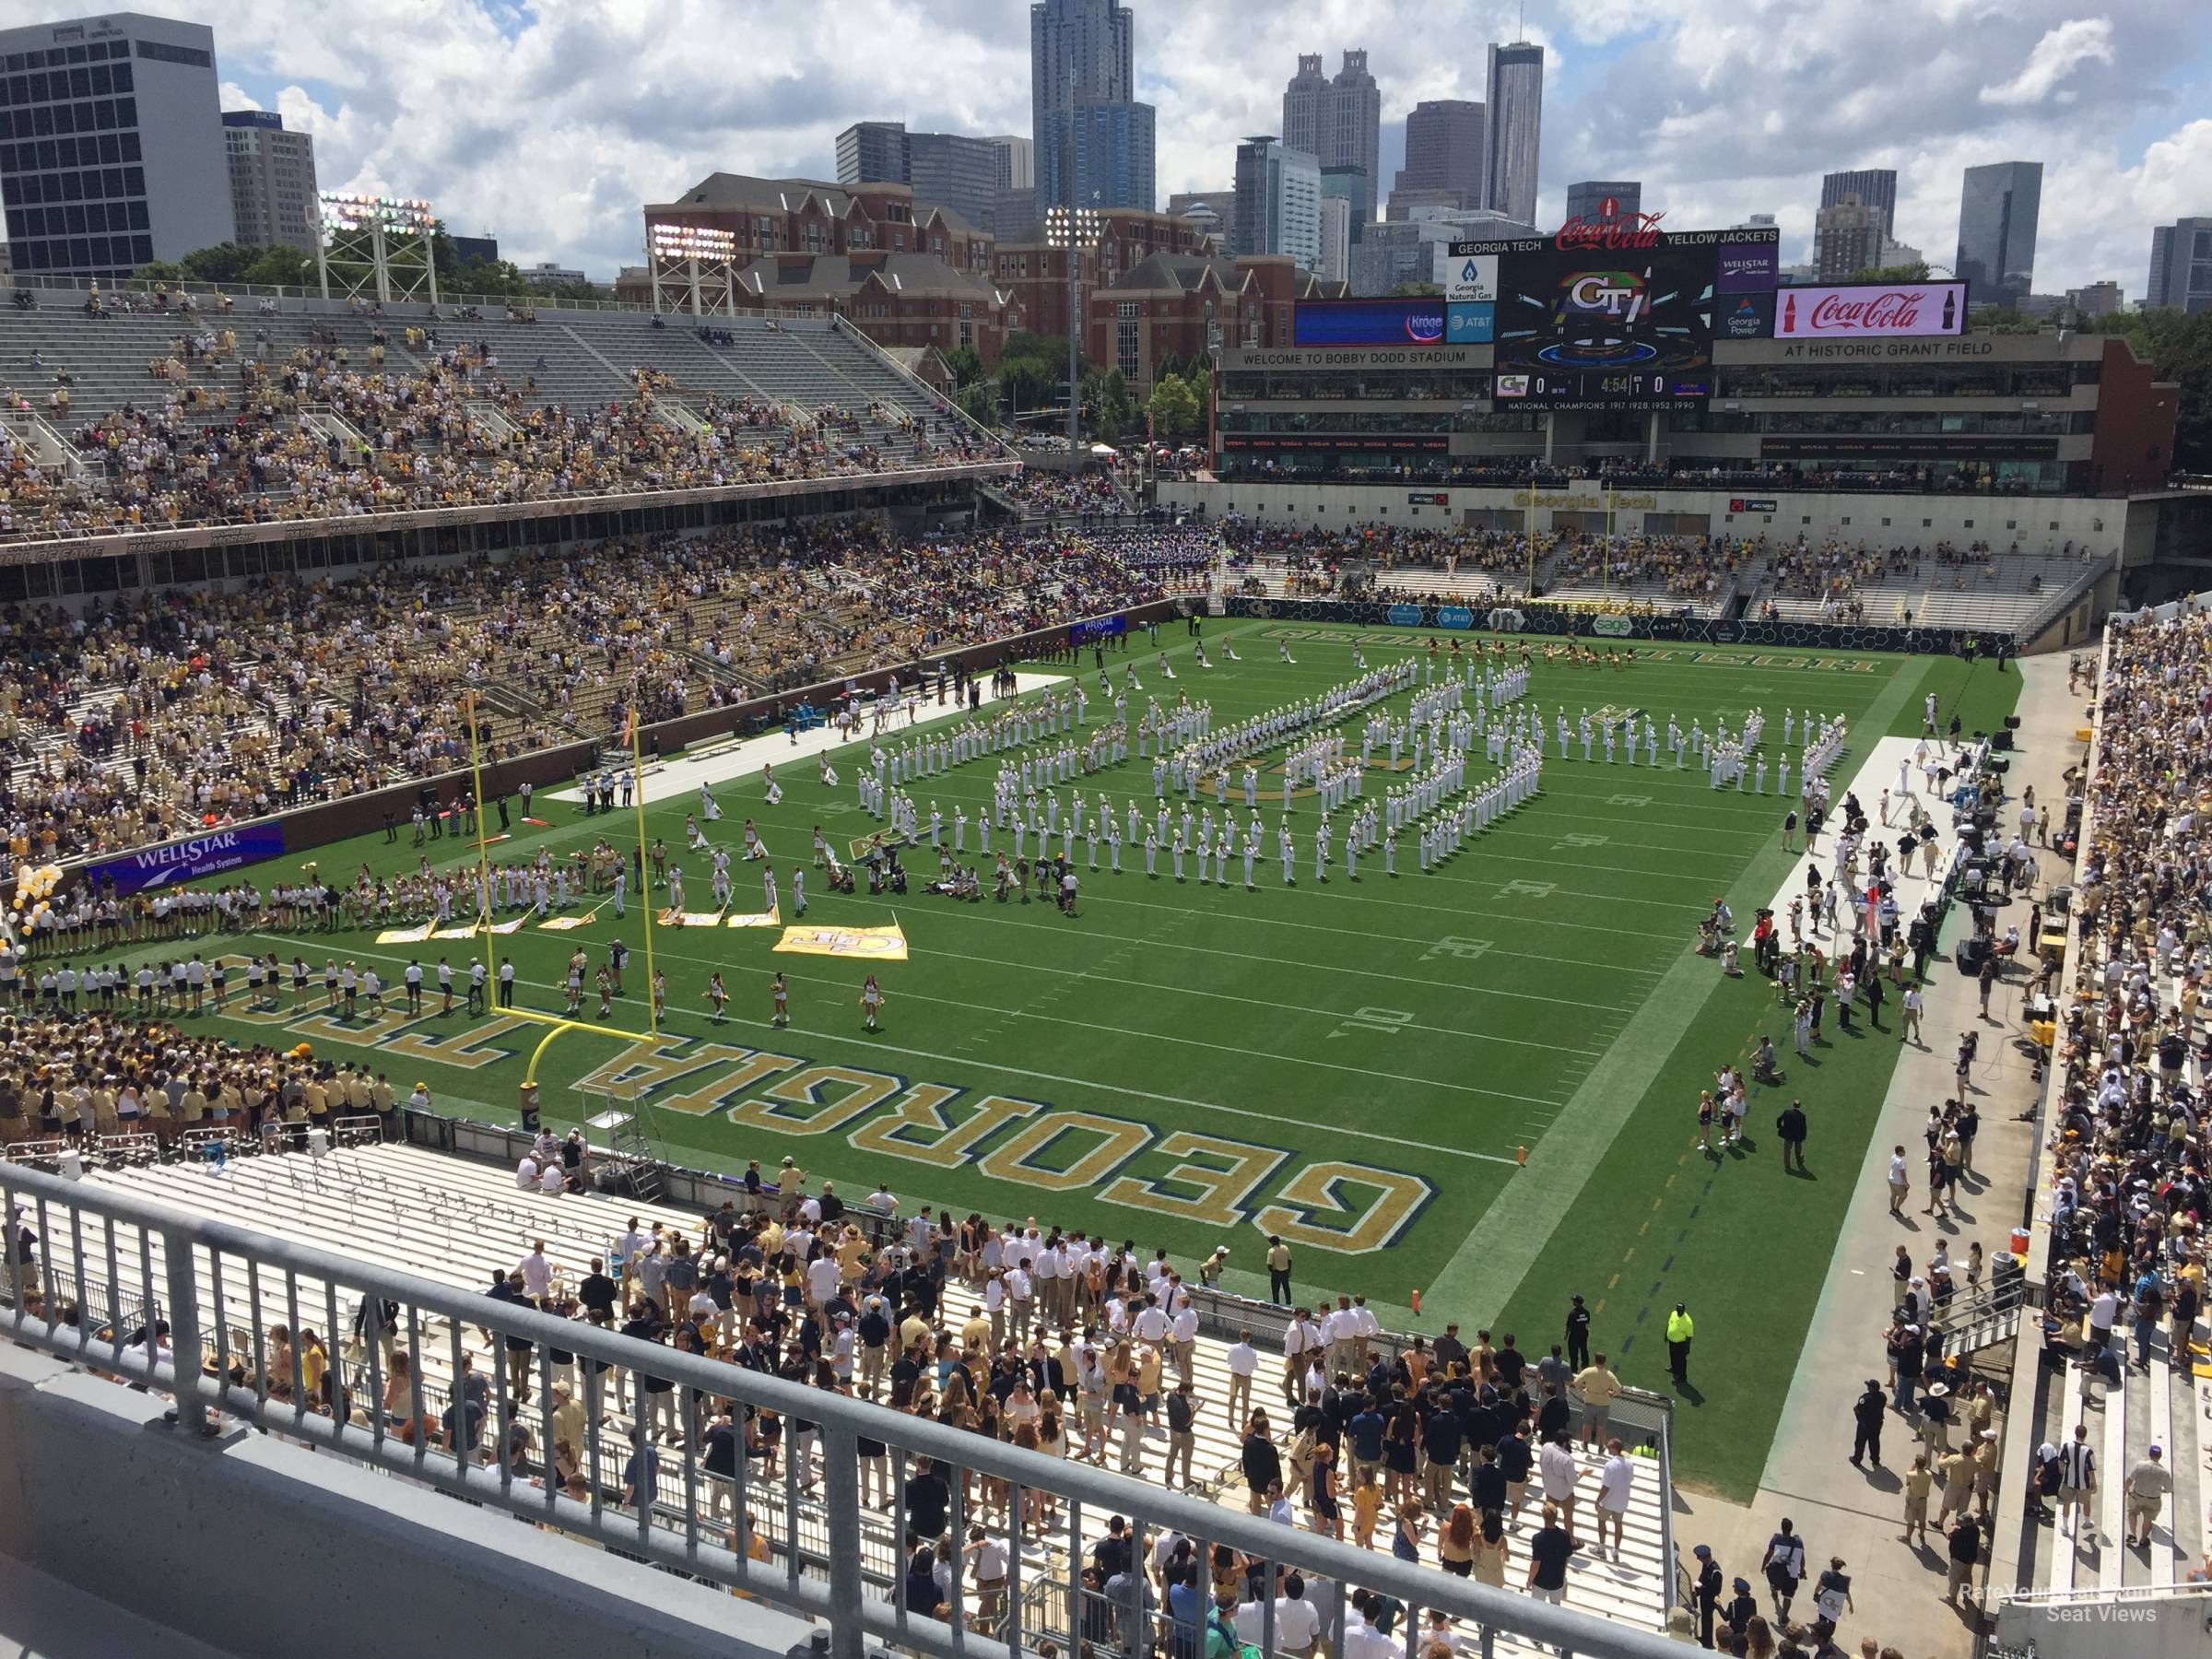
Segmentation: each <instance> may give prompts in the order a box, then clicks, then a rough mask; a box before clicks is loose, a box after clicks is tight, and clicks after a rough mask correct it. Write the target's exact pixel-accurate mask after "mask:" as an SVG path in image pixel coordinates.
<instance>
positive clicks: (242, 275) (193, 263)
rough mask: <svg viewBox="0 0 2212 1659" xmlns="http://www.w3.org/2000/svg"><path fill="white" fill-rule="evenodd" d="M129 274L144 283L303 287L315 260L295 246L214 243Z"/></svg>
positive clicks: (312, 275) (311, 277) (307, 283)
mask: <svg viewBox="0 0 2212 1659" xmlns="http://www.w3.org/2000/svg"><path fill="white" fill-rule="evenodd" d="M131 275H132V276H133V277H138V278H140V279H141V280H144V281H147V282H219V283H223V284H226V285H228V286H231V287H236V286H238V285H240V284H242V283H253V284H256V285H259V286H261V287H264V288H307V287H310V286H312V284H313V282H314V280H315V259H314V255H313V254H312V253H301V252H300V250H299V249H298V248H284V247H256V246H255V245H253V243H251V242H234V241H227V242H218V243H216V244H215V246H213V247H211V248H198V249H195V250H194V251H193V252H192V253H187V254H185V255H184V257H183V258H182V259H180V260H176V261H173V262H171V261H169V260H162V259H157V260H154V261H152V262H151V263H149V264H147V265H140V266H139V267H138V268H137V269H136V270H135V271H134V272H132V273H131Z"/></svg>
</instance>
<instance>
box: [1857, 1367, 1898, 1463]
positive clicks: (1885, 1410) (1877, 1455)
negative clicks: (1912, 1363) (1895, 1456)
mask: <svg viewBox="0 0 2212 1659" xmlns="http://www.w3.org/2000/svg"><path fill="white" fill-rule="evenodd" d="M1851 1415H1852V1418H1853V1421H1854V1422H1855V1424H1856V1425H1857V1427H1856V1430H1855V1431H1854V1432H1853V1436H1852V1441H1851V1465H1852V1467H1853V1468H1854V1469H1857V1468H1864V1467H1865V1465H1864V1464H1862V1463H1861V1462H1860V1461H1859V1460H1860V1459H1861V1458H1863V1457H1872V1458H1873V1459H1874V1466H1875V1467H1876V1468H1877V1469H1878V1468H1880V1467H1881V1466H1882V1421H1883V1419H1884V1418H1887V1417H1888V1415H1889V1402H1888V1399H1887V1398H1886V1397H1885V1396H1884V1395H1883V1394H1882V1385H1881V1384H1880V1383H1879V1382H1876V1381H1875V1380H1874V1379H1873V1378H1872V1377H1869V1378H1867V1379H1866V1392H1865V1394H1861V1395H1860V1396H1859V1397H1858V1399H1857V1400H1856V1401H1854V1402H1853V1405H1852V1407H1851Z"/></svg>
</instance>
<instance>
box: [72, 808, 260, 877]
mask: <svg viewBox="0 0 2212 1659" xmlns="http://www.w3.org/2000/svg"><path fill="white" fill-rule="evenodd" d="M283 851H284V826H283V824H281V823H278V822H273V821H272V822H269V823H261V824H243V825H241V826H240V827H239V828H238V829H236V830H214V831H212V832H210V833H208V834H206V835H195V836H194V837H193V838H192V839H191V840H189V841H168V842H165V843H164V844H163V845H161V846H159V847H147V848H146V849H145V850H144V851H142V852H137V853H125V854H124V856H123V857H121V858H111V859H109V860H107V861H106V862H105V863H102V864H96V865H87V866H86V867H85V879H86V880H87V881H89V882H91V883H93V884H94V885H96V886H97V885H98V884H100V883H101V882H105V881H112V882H113V883H114V884H115V890H116V892H117V893H119V894H128V893H136V892H143V891H144V890H145V889H146V888H158V887H177V886H181V885H182V884H183V883H185V882H187V881H196V880H198V879H199V878H200V877H203V876H215V875H219V874H220V873H221V872H222V871H224V870H235V869H237V868H238V867H239V866H240V865H250V864H258V863H259V862H260V861H261V860H263V859H265V858H275V857H276V856H277V854H278V853H282V852H283Z"/></svg>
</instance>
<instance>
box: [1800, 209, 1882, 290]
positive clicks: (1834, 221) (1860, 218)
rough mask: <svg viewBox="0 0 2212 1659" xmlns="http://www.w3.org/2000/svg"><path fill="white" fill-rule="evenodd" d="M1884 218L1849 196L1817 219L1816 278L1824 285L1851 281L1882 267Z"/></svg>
mask: <svg viewBox="0 0 2212 1659" xmlns="http://www.w3.org/2000/svg"><path fill="white" fill-rule="evenodd" d="M1882 246H1883V236H1882V215H1881V210H1880V209H1879V208H1877V207H1872V206H1868V205H1867V204H1866V203H1865V202H1862V201H1860V200H1859V198H1858V196H1857V195H1856V194H1854V193H1851V192H1846V193H1845V194H1844V195H1843V197H1842V199H1841V200H1840V201H1837V202H1833V203H1831V204H1830V205H1829V206H1826V207H1823V208H1821V209H1820V211H1819V212H1818V213H1817V214H1815V215H1814V216H1813V275H1814V276H1816V277H1818V278H1819V279H1820V280H1821V281H1822V282H1843V281H1847V280H1848V279H1849V278H1850V277H1851V275H1852V273H1853V272H1854V271H1862V270H1865V269H1867V268H1868V267H1870V266H1873V265H1880V264H1881V263H1882Z"/></svg>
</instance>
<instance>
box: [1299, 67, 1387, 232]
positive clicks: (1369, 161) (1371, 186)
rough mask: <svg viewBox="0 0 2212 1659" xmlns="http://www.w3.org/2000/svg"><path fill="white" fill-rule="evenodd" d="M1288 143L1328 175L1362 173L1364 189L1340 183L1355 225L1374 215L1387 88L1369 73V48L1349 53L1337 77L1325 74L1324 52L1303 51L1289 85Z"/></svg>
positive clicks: (1340, 190)
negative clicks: (1376, 171) (1378, 84)
mask: <svg viewBox="0 0 2212 1659" xmlns="http://www.w3.org/2000/svg"><path fill="white" fill-rule="evenodd" d="M1282 139H1283V144H1284V146H1285V147H1287V148H1289V149H1294V150H1303V151H1304V152H1305V153H1306V154H1308V155H1310V156H1312V158H1313V159H1315V160H1317V161H1319V162H1320V163H1321V170H1322V172H1323V174H1324V176H1325V175H1327V174H1329V173H1332V172H1334V173H1337V174H1339V175H1340V176H1341V175H1343V174H1345V173H1346V172H1347V171H1357V172H1358V173H1359V177H1360V179H1361V180H1363V181H1364V182H1365V185H1364V188H1362V189H1358V190H1355V189H1352V188H1350V186H1349V184H1348V182H1342V183H1340V184H1339V187H1338V190H1337V192H1336V194H1341V195H1344V196H1345V197H1347V199H1348V200H1350V201H1351V203H1352V204H1353V220H1352V222H1353V224H1354V225H1355V226H1358V225H1362V224H1365V223H1366V222H1367V221H1368V220H1369V219H1371V218H1373V217H1374V210H1375V183H1374V181H1375V170H1376V167H1377V165H1378V163H1379V159H1380V157H1381V155H1382V89H1381V88H1379V87H1377V86H1376V85H1375V77H1374V76H1372V75H1371V74H1370V73H1369V72H1368V67H1367V53H1365V52H1364V51H1358V52H1347V53H1345V54H1344V65H1343V67H1341V68H1340V69H1338V70H1337V72H1336V76H1335V79H1334V80H1331V79H1328V78H1326V77H1324V76H1323V74H1322V72H1321V54H1320V53H1317V52H1315V53H1300V54H1299V59H1298V73H1297V74H1296V75H1295V76H1292V77H1291V79H1290V83H1289V85H1288V86H1287V87H1285V88H1283V133H1282Z"/></svg>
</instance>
